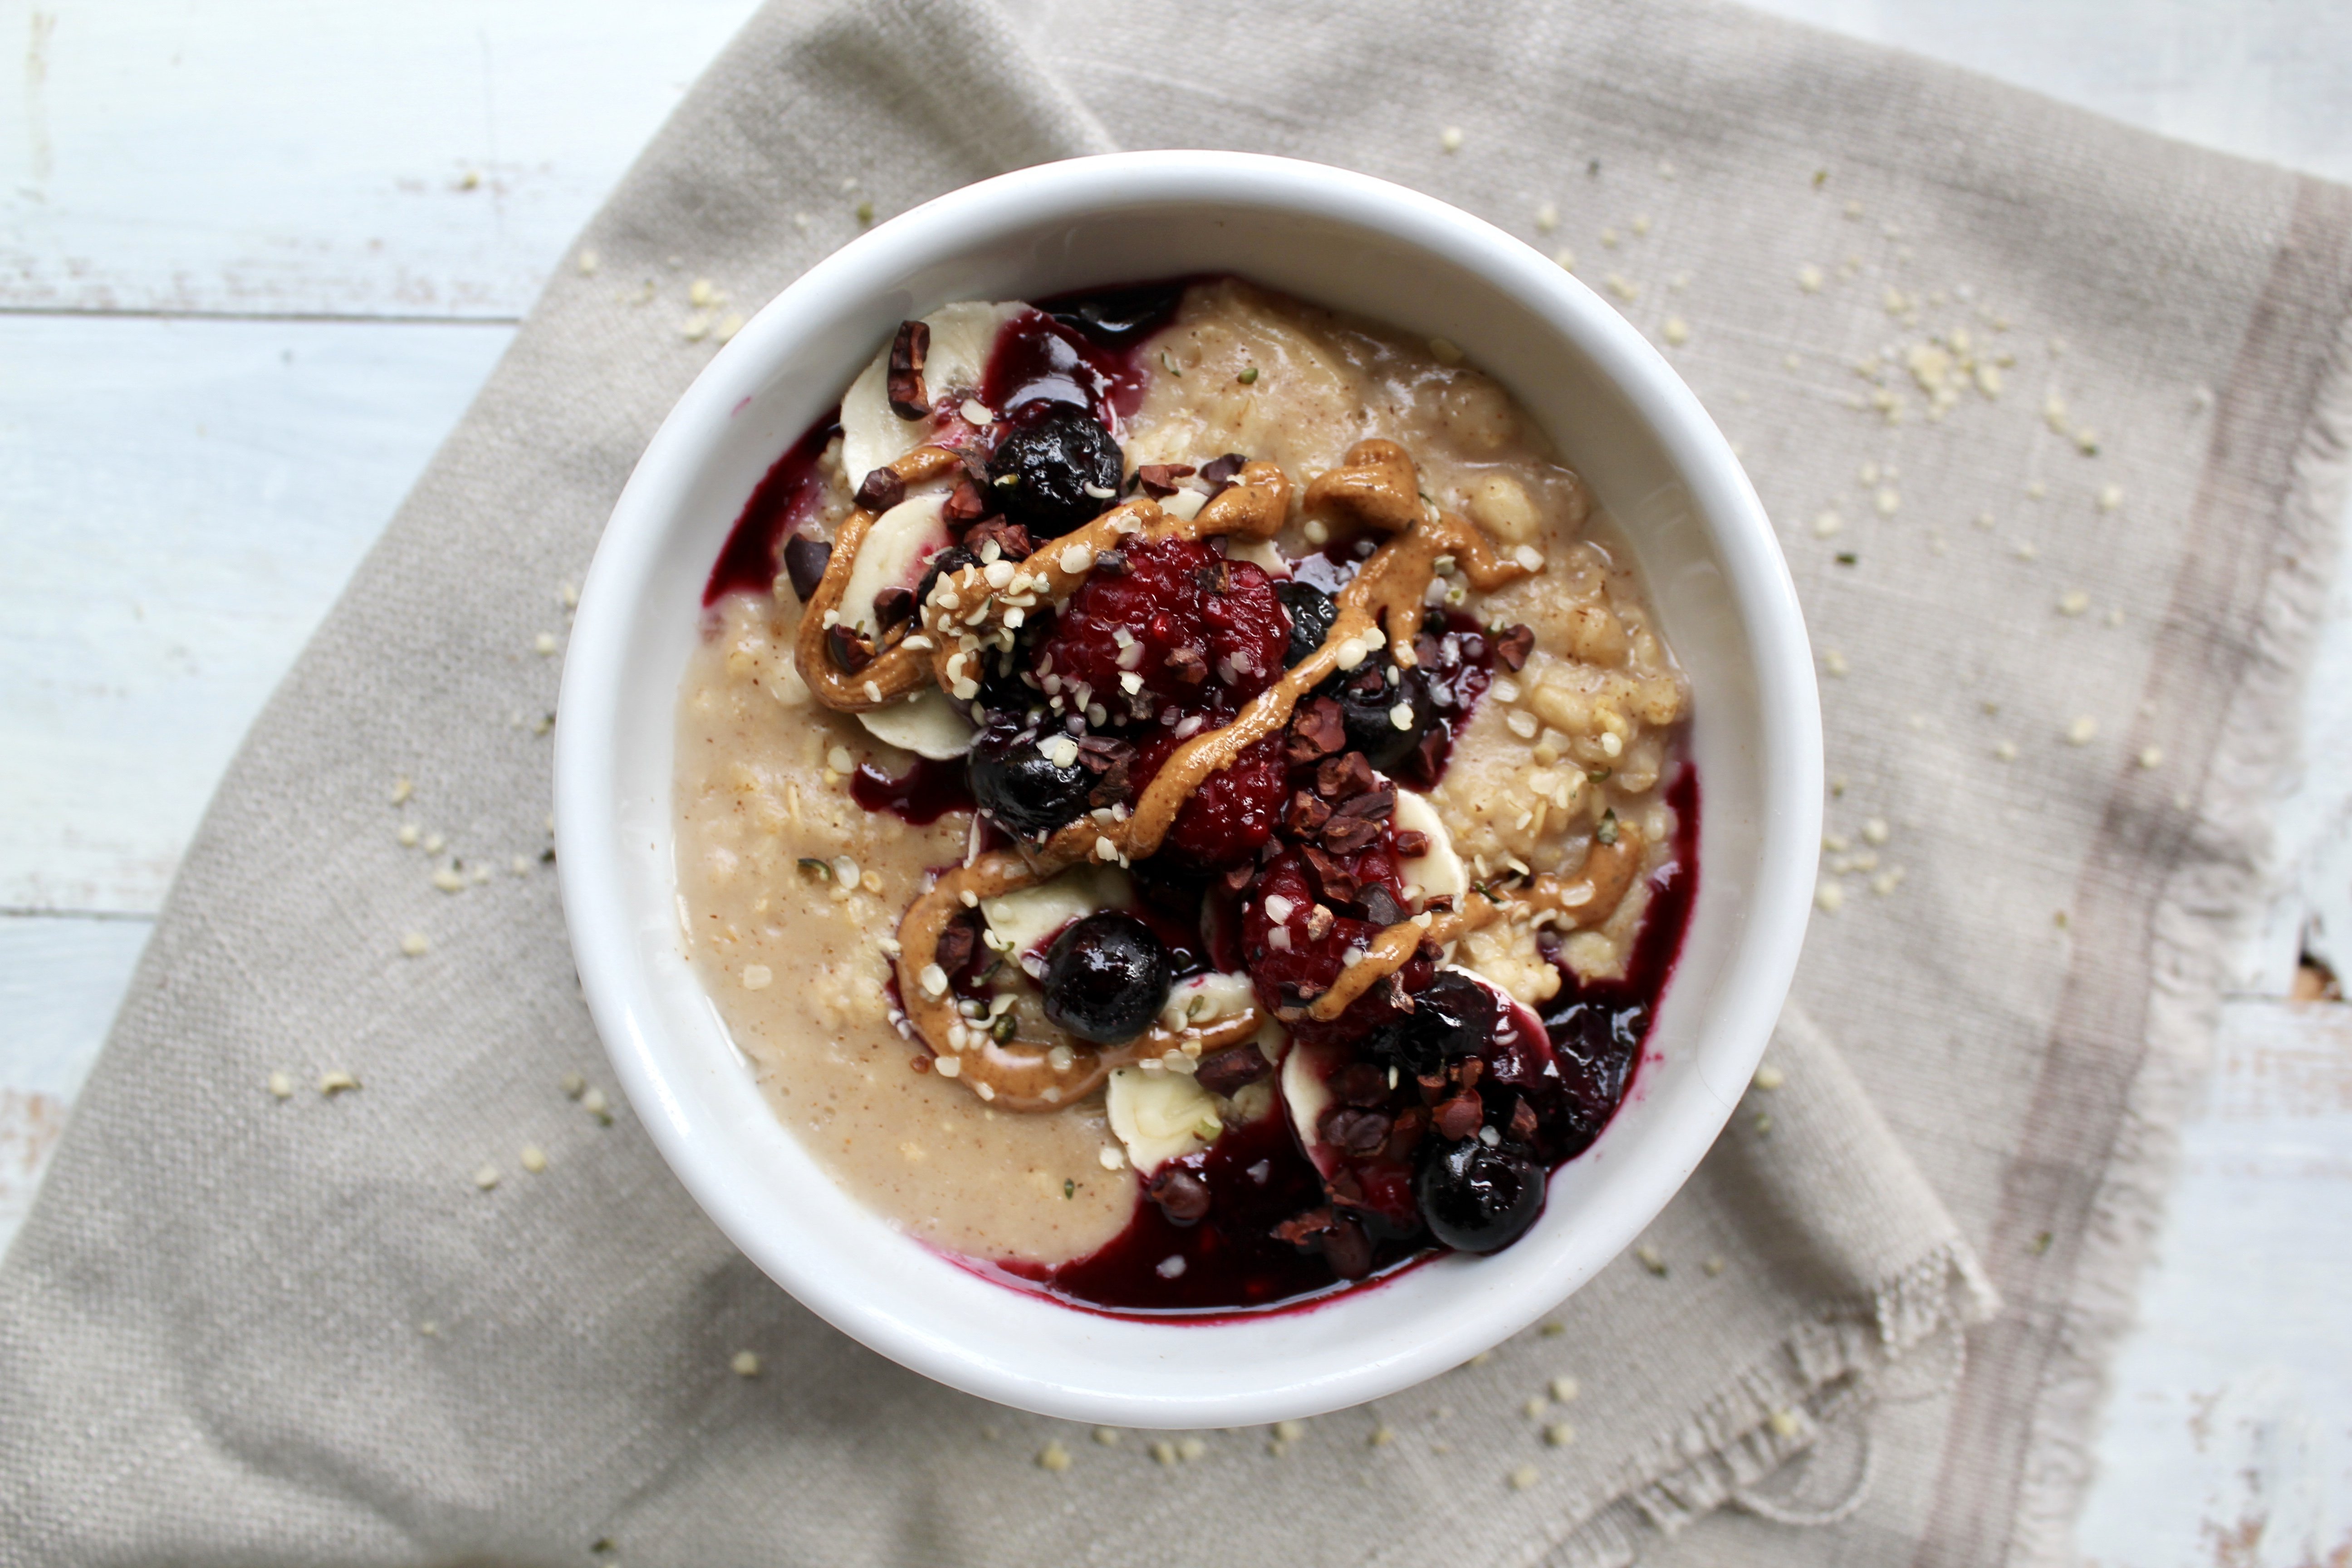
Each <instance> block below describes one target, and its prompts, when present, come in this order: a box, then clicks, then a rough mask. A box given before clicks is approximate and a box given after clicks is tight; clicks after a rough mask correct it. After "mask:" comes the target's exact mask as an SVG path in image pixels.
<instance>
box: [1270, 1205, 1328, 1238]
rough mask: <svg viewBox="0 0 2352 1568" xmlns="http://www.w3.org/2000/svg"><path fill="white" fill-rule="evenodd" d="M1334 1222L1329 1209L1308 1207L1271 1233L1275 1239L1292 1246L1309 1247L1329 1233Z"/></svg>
mask: <svg viewBox="0 0 2352 1568" xmlns="http://www.w3.org/2000/svg"><path fill="white" fill-rule="evenodd" d="M1334 1223H1335V1221H1334V1218H1333V1215H1332V1213H1331V1211H1330V1210H1329V1209H1328V1208H1319V1209H1308V1210H1307V1212H1306V1213H1305V1214H1300V1215H1292V1216H1291V1217H1290V1218H1288V1219H1286V1220H1284V1221H1283V1222H1282V1223H1281V1224H1280V1225H1278V1226H1275V1227H1274V1232H1273V1235H1274V1238H1275V1239H1276V1241H1286V1242H1288V1243H1290V1245H1291V1246H1293V1247H1311V1246H1313V1245H1314V1244H1315V1243H1316V1242H1317V1241H1318V1240H1320V1239H1321V1238H1322V1237H1325V1236H1326V1235H1328V1234H1329V1232H1330V1229H1331V1226H1332V1225H1333V1224H1334Z"/></svg>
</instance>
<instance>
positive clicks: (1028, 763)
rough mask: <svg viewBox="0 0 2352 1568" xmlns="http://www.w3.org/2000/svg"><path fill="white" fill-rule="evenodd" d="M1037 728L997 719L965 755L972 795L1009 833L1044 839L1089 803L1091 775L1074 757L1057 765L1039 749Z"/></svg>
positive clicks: (974, 740)
mask: <svg viewBox="0 0 2352 1568" xmlns="http://www.w3.org/2000/svg"><path fill="white" fill-rule="evenodd" d="M1038 738H1039V737H1038V733H1037V731H1035V730H1034V729H1031V728H1027V727H1025V726H1019V725H1016V724H1014V723H1013V722H1011V721H1007V720H1004V719H999V720H997V721H995V722H993V723H992V724H990V725H989V726H988V727H987V728H986V729H984V730H982V731H981V732H980V733H979V734H977V735H975V736H973V737H972V742H971V753H970V755H968V756H967V757H966V758H965V759H964V767H965V770H966V773H968V775H969V776H970V778H971V797H972V799H973V800H974V801H975V802H977V803H978V805H979V806H980V809H981V812H982V815H984V816H987V817H988V818H989V820H991V821H992V822H994V823H995V824H996V825H997V826H1000V827H1002V828H1003V829H1004V830H1005V831H1006V832H1008V833H1017V834H1020V835H1022V836H1023V837H1028V838H1042V837H1045V835H1047V834H1049V833H1051V832H1053V831H1054V829H1055V828H1057V827H1059V826H1062V825H1063V824H1064V823H1066V822H1068V821H1071V820H1073V819H1074V818H1076V816H1077V815H1078V814H1079V813H1080V812H1082V811H1084V810H1085V809H1086V806H1087V791H1089V790H1091V789H1092V788H1093V787H1094V776H1093V775H1092V774H1091V773H1087V770H1086V769H1085V768H1084V767H1083V766H1081V765H1080V764H1079V763H1077V762H1076V761H1075V760H1073V761H1072V762H1071V763H1070V765H1069V766H1067V767H1057V766H1055V763H1053V761H1052V760H1051V759H1050V758H1048V757H1047V756H1046V755H1045V752H1041V751H1039V750H1038V749H1037V742H1038Z"/></svg>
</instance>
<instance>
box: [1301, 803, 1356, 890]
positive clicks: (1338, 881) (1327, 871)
mask: <svg viewBox="0 0 2352 1568" xmlns="http://www.w3.org/2000/svg"><path fill="white" fill-rule="evenodd" d="M1299 798H1300V799H1302V800H1308V799H1313V797H1312V796H1311V795H1301V796H1300V797H1299ZM1317 804H1318V805H1321V802H1319V801H1318V802H1317ZM1324 816H1325V817H1326V819H1327V820H1328V817H1329V816H1330V810H1329V808H1328V807H1325V809H1324ZM1298 853H1299V856H1300V858H1303V859H1304V860H1305V861H1306V862H1307V865H1308V867H1310V868H1312V869H1313V870H1314V872H1315V881H1316V884H1317V885H1318V886H1319V887H1320V888H1321V889H1323V896H1324V897H1325V898H1327V899H1329V900H1333V901H1334V902H1337V903H1342V904H1352V903H1354V902H1355V901H1356V893H1357V891H1358V889H1359V887H1360V884H1359V883H1358V882H1357V880H1356V874H1355V873H1354V872H1353V871H1350V870H1349V869H1348V868H1347V867H1345V866H1343V865H1341V864H1340V863H1339V861H1338V860H1336V859H1333V858H1331V857H1330V856H1329V855H1328V854H1326V853H1325V852H1324V851H1322V850H1320V849H1318V848H1316V847H1315V846H1313V845H1312V844H1304V845H1301V846H1300V847H1299V850H1298Z"/></svg>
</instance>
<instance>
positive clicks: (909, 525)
mask: <svg viewBox="0 0 2352 1568" xmlns="http://www.w3.org/2000/svg"><path fill="white" fill-rule="evenodd" d="M885 412H887V409H886V410H885ZM946 505H947V494H946V492H945V491H942V490H935V491H932V492H931V493H929V494H928V495H919V496H909V497H908V498H907V499H906V500H902V501H900V502H899V503H898V505H897V506H894V507H892V508H891V509H890V510H888V511H886V512H884V513H883V514H882V515H881V516H880V517H877V518H876V519H875V520H874V526H873V527H872V528H869V529H867V530H866V542H864V543H863V544H861V545H860V546H858V550H857V561H856V564H855V565H853V566H851V567H850V569H849V581H848V583H846V584H844V586H843V588H842V593H841V618H842V621H843V623H844V624H845V625H847V626H855V627H856V628H857V629H858V630H859V631H862V632H866V633H869V634H870V633H872V632H875V631H877V630H878V629H879V623H878V622H877V620H876V619H875V616H874V595H877V594H879V593H880V592H882V590H884V589H885V588H905V589H908V590H909V591H911V590H913V589H915V588H918V587H920V586H921V585H922V581H923V563H924V562H925V561H927V560H928V559H929V557H930V554H931V552H933V551H936V550H944V549H946V548H947V546H948V545H950V544H951V543H953V542H954V540H953V538H952V537H951V536H950V534H949V532H948V528H947V524H946V522H945V521H942V520H941V517H940V512H941V510H943V509H944V508H945V507H946ZM857 721H858V722H859V723H861V724H863V725H865V726H866V732H867V733H869V734H871V735H872V736H873V737H874V738H875V739H876V740H877V741H881V742H885V743H886V744H888V745H893V746H897V747H898V748H899V749H900V750H901V751H908V752H914V753H915V754H916V755H917V756H919V757H929V758H930V759H931V760H932V761H933V762H947V761H949V760H950V759H951V758H955V757H960V756H962V755H963V754H964V753H965V752H968V751H970V750H971V735H972V729H971V721H969V720H968V719H966V718H965V717H964V710H962V709H961V708H960V707H958V706H957V705H956V702H955V700H954V699H952V698H950V696H948V694H947V693H946V692H944V691H941V690H940V689H939V688H938V687H936V686H927V687H924V688H923V689H920V690H919V691H915V692H913V693H911V694H909V695H908V699H907V700H906V701H904V702H894V703H892V704H891V705H890V706H889V707H887V708H877V709H874V710H870V711H868V712H864V713H860V714H859V715H858V716H857Z"/></svg>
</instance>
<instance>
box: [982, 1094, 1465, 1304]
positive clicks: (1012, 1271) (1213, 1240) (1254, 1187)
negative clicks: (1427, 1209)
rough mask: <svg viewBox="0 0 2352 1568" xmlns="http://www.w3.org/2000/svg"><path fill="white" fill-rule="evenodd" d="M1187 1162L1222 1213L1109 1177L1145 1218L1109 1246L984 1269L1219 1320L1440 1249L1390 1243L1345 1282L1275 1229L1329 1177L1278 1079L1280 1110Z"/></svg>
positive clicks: (1324, 1294)
mask: <svg viewBox="0 0 2352 1568" xmlns="http://www.w3.org/2000/svg"><path fill="white" fill-rule="evenodd" d="M1181 1163H1182V1164H1183V1165H1184V1166H1185V1168H1187V1169H1189V1170H1191V1171H1192V1173H1194V1174H1196V1175H1198V1176H1199V1177H1201V1179H1202V1180H1203V1181H1204V1182H1206V1183H1207V1184H1208V1188H1209V1193H1210V1211H1209V1212H1210V1215H1211V1216H1212V1219H1213V1223H1210V1222H1202V1223H1200V1224H1195V1225H1190V1226H1181V1225H1178V1224H1177V1223H1176V1222H1175V1221H1173V1220H1171V1219H1170V1218H1169V1217H1168V1215H1167V1214H1166V1213H1165V1212H1164V1211H1163V1210H1162V1209H1161V1208H1160V1205H1158V1204H1155V1203H1153V1202H1151V1201H1150V1199H1148V1198H1145V1197H1143V1196H1141V1195H1140V1187H1141V1182H1140V1179H1139V1178H1138V1177H1135V1176H1133V1175H1129V1174H1125V1173H1122V1174H1121V1175H1118V1176H1114V1177H1110V1178H1108V1179H1110V1180H1114V1181H1118V1180H1126V1181H1135V1182H1137V1184H1138V1188H1139V1194H1138V1196H1137V1199H1136V1205H1135V1217H1134V1218H1133V1219H1131V1220H1129V1222H1128V1226H1127V1228H1126V1229H1125V1230H1123V1231H1121V1232H1119V1234H1118V1236H1116V1237H1113V1238H1112V1239H1111V1240H1110V1241H1109V1242H1108V1243H1107V1244H1106V1245H1105V1246H1104V1247H1102V1248H1101V1249H1100V1250H1099V1251H1097V1252H1093V1253H1090V1254H1088V1255H1087V1257H1085V1258H1078V1259H1076V1260H1075V1261H1073V1262H1069V1263H1064V1264H1060V1265H1057V1266H1055V1267H1052V1268H1047V1267H1045V1266H1043V1265H1039V1264H1034V1263H993V1264H980V1265H978V1266H977V1267H978V1268H979V1269H980V1271H981V1272H982V1273H984V1274H987V1275H989V1276H990V1277H992V1278H994V1279H1001V1280H1003V1282H1005V1283H1007V1284H1011V1285H1016V1286H1018V1287H1020V1288H1021V1289H1031V1290H1036V1291H1039V1292H1042V1293H1043V1294H1045V1295H1047V1296H1051V1297H1052V1298H1054V1299H1055V1300H1057V1301H1060V1302H1062V1303H1063V1304H1064V1305H1066V1306H1071V1307H1079V1308H1084V1309H1086V1310H1089V1311H1095V1312H1100V1313H1102V1314H1103V1315H1105V1316H1107V1317H1119V1318H1129V1317H1146V1318H1178V1319H1182V1320H1184V1321H1192V1322H1217V1321H1224V1320H1227V1319H1231V1318H1235V1317H1242V1316H1255V1315H1257V1314H1260V1313H1264V1312H1266V1311H1271V1310H1282V1311H1297V1310H1300V1309H1302V1308H1307V1307H1312V1306H1315V1305H1318V1304H1319V1303H1320V1302H1321V1301H1324V1300H1328V1299H1329V1298H1331V1297H1333V1296H1336V1295H1339V1294H1340V1293H1341V1292H1342V1291H1344V1290H1346V1289H1352V1288H1355V1287H1359V1286H1362V1285H1366V1284H1370V1283H1374V1282H1377V1281H1379V1280H1381V1279H1390V1278H1393V1277H1394V1276H1395V1275H1397V1274H1398V1273H1400V1272H1402V1270H1404V1269H1405V1268H1411V1267H1412V1266H1413V1265H1414V1264H1415V1263H1417V1262H1420V1261H1422V1260H1423V1259H1425V1258H1432V1257H1434V1256H1436V1249H1434V1248H1431V1247H1413V1246H1412V1245H1410V1244H1408V1243H1404V1242H1398V1241H1383V1242H1381V1243H1379V1244H1377V1245H1376V1246H1375V1247H1374V1249H1373V1252H1372V1271H1371V1273H1370V1275H1369V1276H1367V1277H1366V1278H1365V1279H1358V1280H1352V1281H1341V1280H1339V1279H1334V1278H1333V1276H1332V1273H1331V1266H1330V1265H1329V1264H1328V1263H1326V1262H1325V1261H1324V1260H1323V1258H1322V1257H1321V1255H1320V1254H1318V1253H1313V1252H1305V1251H1301V1250H1300V1249H1299V1248H1297V1247H1293V1246H1292V1245H1290V1243H1288V1242H1286V1241H1278V1240H1276V1238H1275V1235H1274V1231H1275V1227H1276V1226H1279V1225H1280V1224H1282V1222H1283V1221H1285V1220H1286V1219H1288V1218H1290V1217H1291V1216H1292V1215H1296V1214H1297V1213H1298V1212H1299V1211H1300V1210H1302V1209H1307V1208H1312V1207H1314V1206H1315V1205H1318V1204H1320V1203H1322V1202H1323V1201H1324V1197H1323V1180H1322V1178H1321V1177H1320V1176H1318V1175H1317V1174H1316V1173H1315V1167H1314V1166H1313V1165H1312V1164H1310V1163H1308V1162H1307V1156H1306V1155H1305V1154H1303V1153H1301V1152H1299V1149H1298V1141H1297V1138H1296V1137H1294V1136H1293V1135H1292V1133H1291V1131H1290V1112H1289V1110H1288V1109H1287V1108H1286V1107H1285V1106H1284V1105H1283V1104H1282V1103H1281V1097H1280V1091H1279V1089H1277V1090H1276V1104H1275V1110H1274V1114H1272V1115H1270V1116H1267V1117H1265V1118H1264V1119H1263V1120H1261V1121H1253V1122H1251V1123H1249V1124H1248V1125H1246V1126H1244V1127H1239V1128H1235V1129H1234V1130H1232V1131H1228V1132H1227V1133H1226V1134H1225V1135H1224V1136H1223V1138H1220V1139H1218V1140H1217V1142H1215V1143H1214V1144H1213V1145H1211V1146H1210V1147H1209V1148H1207V1149H1205V1150H1202V1152H1199V1153H1196V1154H1193V1155H1192V1156H1191V1157H1190V1158H1188V1159H1186V1160H1185V1161H1183V1162H1181ZM1171 1258H1181V1259H1182V1260H1183V1267H1182V1268H1181V1271H1180V1272H1177V1273H1175V1274H1172V1275H1171V1274H1169V1273H1165V1272H1163V1270H1164V1269H1166V1268H1169V1267H1170V1264H1169V1259H1171ZM958 1261H960V1262H964V1263H965V1264H966V1265H967V1267H971V1266H973V1265H971V1261H970V1260H969V1259H958Z"/></svg>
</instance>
